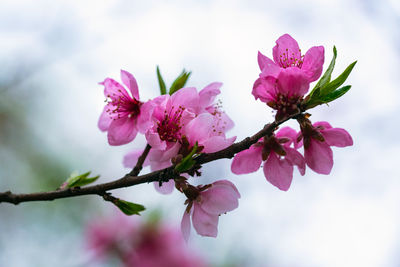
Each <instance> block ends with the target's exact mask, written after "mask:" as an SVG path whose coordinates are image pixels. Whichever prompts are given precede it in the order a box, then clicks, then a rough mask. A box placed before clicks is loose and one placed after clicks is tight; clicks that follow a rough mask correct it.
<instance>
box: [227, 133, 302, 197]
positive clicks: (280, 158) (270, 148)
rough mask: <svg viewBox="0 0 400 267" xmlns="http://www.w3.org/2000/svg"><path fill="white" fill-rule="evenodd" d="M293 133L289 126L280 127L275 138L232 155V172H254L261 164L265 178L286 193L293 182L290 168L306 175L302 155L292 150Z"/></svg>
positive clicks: (265, 138)
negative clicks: (294, 167)
mask: <svg viewBox="0 0 400 267" xmlns="http://www.w3.org/2000/svg"><path fill="white" fill-rule="evenodd" d="M295 138H296V131H295V130H293V129H292V128H290V127H284V128H282V129H281V130H280V131H279V132H278V133H277V134H276V135H275V136H270V137H264V138H262V139H260V141H259V142H258V143H256V144H254V145H252V146H251V147H250V148H249V149H247V150H244V151H242V152H239V153H238V154H236V155H235V157H234V159H233V161H232V165H231V170H232V172H233V173H235V174H246V173H251V172H255V171H257V170H258V169H259V168H260V165H261V163H262V161H264V167H263V170H264V175H265V178H266V179H267V180H268V181H269V182H270V183H271V184H272V185H274V186H276V187H278V188H279V189H280V190H283V191H287V190H288V189H289V188H290V185H291V183H292V179H293V166H294V165H296V166H297V167H298V169H299V171H300V174H301V175H304V174H305V161H304V158H303V156H302V155H301V154H300V153H299V152H298V151H297V150H296V149H295V148H292V147H291V144H292V143H293V142H294V140H295Z"/></svg>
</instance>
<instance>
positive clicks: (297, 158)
mask: <svg viewBox="0 0 400 267" xmlns="http://www.w3.org/2000/svg"><path fill="white" fill-rule="evenodd" d="M285 151H286V156H285V158H286V159H288V160H289V161H290V163H291V164H292V165H296V166H297V168H298V169H299V172H300V174H301V175H304V174H305V173H306V161H305V160H304V157H303V155H301V153H300V152H299V151H297V150H296V149H294V148H291V147H285Z"/></svg>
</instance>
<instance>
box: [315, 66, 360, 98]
mask: <svg viewBox="0 0 400 267" xmlns="http://www.w3.org/2000/svg"><path fill="white" fill-rule="evenodd" d="M356 63H357V61H354V62H353V63H351V64H350V65H349V66H348V67H347V68H346V69H345V70H344V71H343V73H342V74H340V75H339V76H338V77H337V78H336V79H335V80H333V81H331V82H330V83H328V84H327V85H325V86H323V87H322V88H321V95H324V96H325V95H328V94H329V93H331V92H333V91H335V90H336V89H337V88H338V87H339V86H341V85H342V84H343V83H344V82H345V81H346V79H347V77H349V75H350V73H351V71H352V70H353V68H354V66H355V65H356Z"/></svg>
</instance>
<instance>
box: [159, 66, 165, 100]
mask: <svg viewBox="0 0 400 267" xmlns="http://www.w3.org/2000/svg"><path fill="white" fill-rule="evenodd" d="M157 79H158V85H159V86H160V93H161V94H162V95H166V94H167V87H166V86H165V82H164V80H163V77H162V76H161V72H160V68H159V67H158V66H157Z"/></svg>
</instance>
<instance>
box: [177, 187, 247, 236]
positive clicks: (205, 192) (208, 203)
mask: <svg viewBox="0 0 400 267" xmlns="http://www.w3.org/2000/svg"><path fill="white" fill-rule="evenodd" d="M183 192H184V193H185V195H186V196H187V197H188V199H187V201H186V202H185V203H186V204H188V206H187V208H186V209H185V212H184V213H183V217H182V222H181V229H182V234H183V237H184V239H185V240H186V241H187V240H188V239H189V235H190V228H191V220H190V217H191V219H192V223H193V227H194V229H195V230H196V232H197V233H198V234H199V235H202V236H210V237H216V236H217V234H218V220H219V216H220V215H221V214H224V213H226V212H228V211H232V210H234V209H236V208H237V207H238V206H239V201H238V199H239V198H240V194H239V191H238V190H237V188H236V187H235V185H234V184H233V183H231V182H230V181H227V180H220V181H216V182H214V183H212V184H210V185H206V186H203V187H201V186H198V187H194V186H191V185H188V187H186V188H185V189H183Z"/></svg>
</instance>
